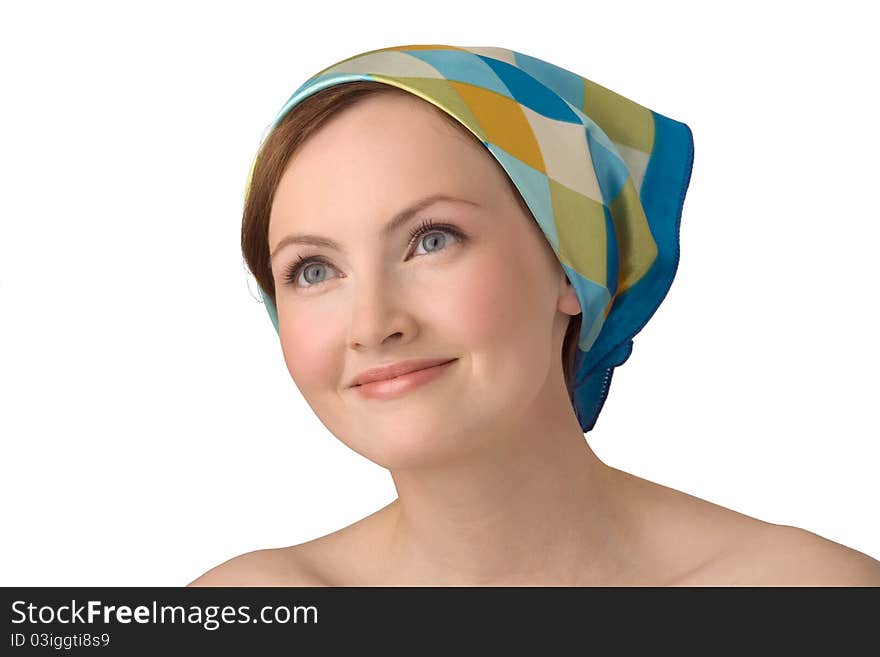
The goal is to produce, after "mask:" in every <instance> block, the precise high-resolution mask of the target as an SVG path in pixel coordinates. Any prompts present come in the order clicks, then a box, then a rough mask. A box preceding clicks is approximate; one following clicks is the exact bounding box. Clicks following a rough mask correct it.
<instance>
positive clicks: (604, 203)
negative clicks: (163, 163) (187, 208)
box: [245, 45, 694, 432]
mask: <svg viewBox="0 0 880 657" xmlns="http://www.w3.org/2000/svg"><path fill="white" fill-rule="evenodd" d="M358 80H371V81H375V82H379V83H382V84H388V85H391V86H393V87H397V88H398V89H402V90H404V91H407V92H410V93H412V94H415V95H416V96H418V97H419V98H422V99H423V100H426V101H428V102H429V103H431V104H433V105H435V106H436V107H438V108H439V109H441V110H443V111H444V112H446V113H447V114H449V115H450V116H452V117H454V118H455V119H456V120H458V121H459V122H460V123H461V124H462V125H464V126H465V127H466V128H467V129H468V130H470V131H471V132H472V133H473V134H474V135H476V137H477V138H479V139H480V141H481V142H482V143H483V145H484V146H485V147H486V149H487V150H488V151H489V152H490V153H491V154H492V155H493V156H494V157H495V159H496V160H497V161H498V163H499V164H500V165H501V166H502V167H503V169H504V171H505V172H506V173H507V175H508V176H509V178H510V179H511V181H512V182H513V183H514V185H515V186H516V189H517V190H518V191H519V193H520V194H521V196H522V197H523V199H524V201H525V203H526V205H527V206H528V207H529V209H530V210H531V213H532V215H533V217H534V219H535V220H536V221H537V223H538V225H539V226H540V228H541V230H542V231H543V233H544V236H545V237H546V238H547V240H548V242H549V243H550V245H551V246H552V247H553V251H554V253H555V254H556V257H557V259H558V260H559V262H560V264H561V265H562V267H563V269H564V270H565V273H566V275H567V276H568V279H569V281H571V284H572V285H573V286H574V289H575V292H576V294H577V298H578V300H579V301H580V306H581V310H582V311H583V316H582V319H581V330H580V335H579V336H578V345H577V351H576V357H575V363H574V369H573V374H572V401H573V405H574V409H575V414H576V416H577V419H578V422H579V423H580V425H581V428H582V429H583V431H584V432H587V431H590V430H591V429H592V428H593V426H594V425H595V423H596V418H597V417H598V415H599V412H600V411H601V410H602V406H603V405H604V403H605V399H606V397H607V395H608V389H609V386H610V384H611V377H612V374H613V371H614V368H615V367H618V366H620V365H622V364H623V363H624V362H626V360H627V359H628V358H629V356H630V353H632V347H633V340H632V338H633V336H635V335H636V334H637V333H638V332H639V331H641V330H642V328H643V327H644V326H645V324H646V323H647V322H648V320H649V319H650V318H651V317H652V315H653V314H654V312H655V311H656V310H657V308H658V307H659V305H660V303H661V302H662V301H663V299H664V297H665V296H666V293H667V292H668V291H669V287H670V286H671V285H672V279H673V278H674V277H675V271H676V269H677V267H678V259H679V224H680V220H681V212H682V206H683V204H684V197H685V194H686V192H687V188H688V184H689V182H690V176H691V169H692V166H693V154H694V145H693V135H692V133H691V130H690V128H689V127H688V126H687V125H686V124H684V123H681V122H679V121H675V120H673V119H671V118H668V117H666V116H663V115H662V114H658V113H657V112H655V111H653V110H650V109H648V108H647V107H643V106H642V105H639V104H638V103H636V102H634V101H632V100H629V99H628V98H625V97H623V96H621V95H619V94H617V93H615V92H614V91H611V90H610V89H607V88H605V87H603V86H601V85H598V84H596V83H595V82H592V81H591V80H588V79H586V78H584V77H582V76H580V75H578V74H576V73H572V72H571V71H568V70H566V69H564V68H561V67H559V66H555V65H554V64H551V63H549V62H546V61H543V60H541V59H538V58H536V57H533V56H530V55H526V54H523V53H520V52H516V51H514V50H508V49H506V48H497V47H463V46H449V45H408V46H392V47H388V48H380V49H378V50H371V51H368V52H364V53H361V54H358V55H354V56H352V57H349V58H347V59H344V60H342V61H340V62H337V63H335V64H333V65H332V66H330V67H328V68H325V69H324V70H322V71H320V72H318V73H316V74H315V75H313V76H312V77H311V78H309V79H308V80H306V81H305V82H304V83H303V84H302V85H301V86H300V87H299V88H298V89H297V90H296V91H295V92H294V93H293V95H292V96H291V97H290V98H289V99H288V100H287V102H286V103H284V106H283V107H282V108H281V110H280V111H279V112H278V114H277V116H276V117H275V119H274V121H273V122H272V123H271V124H269V126H267V127H266V129H265V131H264V133H263V138H262V141H265V139H266V137H268V135H269V134H270V132H271V131H272V130H273V129H274V128H275V127H276V126H277V125H278V123H279V122H280V121H281V120H282V119H283V118H284V116H285V115H286V114H287V113H288V112H289V111H290V110H291V109H292V108H293V107H295V106H296V105H297V103H299V102H301V101H302V100H303V99H304V98H307V97H308V96H310V95H312V94H314V93H316V92H318V91H321V90H322V89H326V88H327V87H330V86H333V85H337V84H344V83H346V82H354V81H358ZM256 161H257V158H256V157H255V158H254V161H253V164H252V165H251V169H250V172H249V173H248V178H247V183H246V188H245V190H246V191H245V194H247V190H248V189H249V188H250V182H251V178H252V176H253V171H254V167H255V166H256ZM260 294H261V296H262V298H263V302H264V304H265V306H266V309H267V311H268V312H269V316H270V318H271V319H272V323H273V324H274V325H275V330H276V331H278V330H279V329H278V315H277V310H276V308H275V304H274V303H273V301H272V299H271V297H270V296H269V295H267V294H266V292H265V291H264V290H263V289H262V288H260Z"/></svg>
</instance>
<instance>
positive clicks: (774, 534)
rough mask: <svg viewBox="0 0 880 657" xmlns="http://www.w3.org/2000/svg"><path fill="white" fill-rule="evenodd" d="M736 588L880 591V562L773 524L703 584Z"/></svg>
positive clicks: (727, 557) (751, 535) (716, 567)
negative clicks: (861, 588) (865, 588)
mask: <svg viewBox="0 0 880 657" xmlns="http://www.w3.org/2000/svg"><path fill="white" fill-rule="evenodd" d="M713 577H714V578H715V581H716V582H718V584H719V585H734V586H880V561H877V560H876V559H873V558H872V557H870V556H868V555H867V554H864V553H862V552H859V551H858V550H854V549H852V548H850V547H847V546H845V545H841V544H840V543H836V542H834V541H832V540H829V539H827V538H824V537H822V536H819V535H818V534H815V533H813V532H811V531H808V530H806V529H801V528H799V527H792V526H789V525H776V524H771V523H767V524H765V525H762V526H761V527H760V529H759V530H757V531H754V532H751V533H749V534H747V535H746V536H744V538H743V540H742V541H741V542H740V543H738V544H737V545H736V546H735V547H734V549H731V550H730V551H729V552H728V553H726V554H725V555H723V556H722V557H721V558H719V559H718V560H717V561H716V562H714V563H713V564H712V566H711V568H710V569H709V570H707V571H706V572H703V573H702V574H701V579H703V580H704V581H705V582H706V583H708V584H710V585H711V583H712V578H713Z"/></svg>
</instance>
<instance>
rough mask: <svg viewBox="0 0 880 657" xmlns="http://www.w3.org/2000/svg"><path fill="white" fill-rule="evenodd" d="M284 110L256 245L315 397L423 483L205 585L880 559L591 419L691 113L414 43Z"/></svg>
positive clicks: (628, 334)
mask: <svg viewBox="0 0 880 657" xmlns="http://www.w3.org/2000/svg"><path fill="white" fill-rule="evenodd" d="M578 94H580V95H578ZM270 128H271V129H270V130H269V131H268V135H267V136H266V138H265V139H264V142H263V145H262V147H261V149H260V153H259V154H258V157H257V158H256V159H255V162H254V167H253V168H252V171H251V177H250V180H249V187H248V195H247V200H246V203H245V212H244V220H243V226H242V247H243V251H244V254H245V258H246V260H247V262H248V266H249V267H250V269H251V271H252V272H253V274H254V276H255V277H256V279H257V281H258V282H259V284H260V289H261V293H262V294H263V298H264V301H265V302H266V306H267V309H268V310H269V313H270V317H271V318H272V320H273V323H274V324H275V326H276V329H277V330H278V333H279V337H280V340H281V346H282V351H283V354H284V358H285V362H286V364H287V367H288V370H289V371H290V374H291V376H292V377H293V379H294V381H295V383H296V385H297V386H298V388H299V389H300V391H301V392H302V394H303V396H304V398H305V399H306V401H307V402H308V404H309V405H310V407H311V408H312V409H313V410H314V411H315V413H316V414H317V415H318V417H319V418H320V419H321V421H322V422H323V423H324V425H325V426H326V427H327V429H328V430H329V431H330V432H331V433H332V434H333V435H334V436H336V437H337V438H339V440H341V441H343V442H344V443H345V444H346V445H347V446H348V447H350V448H351V449H353V450H355V451H356V452H358V453H359V454H361V455H363V456H365V457H366V458H368V459H370V460H371V461H373V462H375V463H378V464H380V465H382V466H383V467H385V468H387V469H388V470H389V471H390V473H391V476H392V478H393V480H394V484H395V487H396V489H397V492H398V498H397V499H396V500H395V501H394V502H392V503H391V504H389V505H388V506H386V507H384V508H382V509H379V510H378V511H376V512H375V513H373V514H371V515H369V516H367V517H366V518H363V519H362V520H360V521H358V522H356V523H354V524H352V525H350V526H348V527H345V528H343V529H340V530H339V531H336V532H334V533H331V534H329V535H327V536H323V537H320V538H317V539H315V540H312V541H309V542H306V543H303V544H299V545H295V546H291V547H285V548H278V549H265V550H257V551H254V552H250V553H247V554H244V555H241V556H238V557H235V558H233V559H230V560H229V561H227V562H225V563H223V564H221V565H219V566H217V567H215V568H213V569H211V570H210V571H208V572H207V573H205V574H204V575H202V576H201V577H199V578H198V579H196V580H195V581H194V582H192V583H191V584H190V585H191V586H204V585H208V586H210V585H220V586H228V585H291V586H324V585H326V586H340V585H341V586H369V585H380V586H393V585H413V586H420V585H421V586H446V585H448V586H511V585H512V586H516V585H553V586H566V585H572V586H587V585H600V586H615V585H624V586H627V585H636V586H652V585H658V586H668V585H761V584H764V585H796V584H817V585H880V562H877V561H876V560H874V559H872V558H870V557H869V556H867V555H864V554H862V553H859V552H857V551H855V550H852V549H850V548H847V547H844V546H842V545H839V544H837V543H834V542H832V541H829V540H826V539H824V538H821V537H819V536H817V535H815V534H812V533H810V532H808V531H805V530H802V529H798V528H795V527H788V526H781V525H775V524H772V523H767V522H764V521H761V520H758V519H756V518H752V517H749V516H746V515H743V514H740V513H737V512H735V511H732V510H729V509H726V508H723V507H720V506H717V505H715V504H712V503H709V502H707V501H704V500H701V499H698V498H695V497H693V496H690V495H687V494H684V493H682V492H679V491H676V490H673V489H670V488H667V487H664V486H661V485H658V484H655V483H652V482H649V481H646V480H644V479H641V478H639V477H635V476H633V475H630V474H628V473H626V472H623V471H621V470H618V469H616V468H613V467H610V466H608V465H606V464H605V463H603V462H602V461H600V460H599V459H598V458H597V456H596V455H595V454H594V453H593V451H592V450H591V449H590V446H589V444H588V443H587V442H586V441H585V440H584V432H588V431H589V430H590V429H592V427H593V425H594V423H595V421H596V417H597V416H598V413H599V411H600V410H601V407H602V404H603V403H604V400H605V396H606V395H607V393H608V388H609V385H610V381H611V373H612V371H613V368H614V367H616V366H619V365H621V364H622V363H623V362H624V361H625V360H626V359H627V358H628V357H629V354H630V352H631V349H632V337H633V336H634V335H635V334H636V333H637V332H638V331H639V330H641V328H642V327H643V326H644V324H645V322H647V321H648V319H649V318H650V316H651V315H652V314H653V313H654V311H655V310H656V308H657V306H658V305H659V303H660V302H661V301H662V299H663V297H664V296H665V294H666V292H667V291H668V288H669V285H670V284H671V282H672V277H673V276H674V273H675V268H676V266H677V261H678V232H677V231H678V221H679V219H680V215H681V207H682V203H683V200H684V194H685V191H686V188H687V185H688V182H689V179H690V170H691V166H692V157H693V150H692V149H693V144H692V141H691V135H690V130H689V129H688V128H687V126H685V125H684V124H682V123H678V122H675V121H672V120H671V119H668V118H666V117H662V116H661V115H658V114H656V113H654V112H651V111H650V110H648V109H646V108H644V107H642V106H640V105H637V104H636V103H633V102H632V101H629V100H628V99H625V98H623V97H621V96H618V95H617V94H614V93H613V92H611V91H610V90H607V89H604V88H602V87H599V86H598V85H595V83H592V82H590V81H589V80H586V79H584V78H581V77H580V76H576V75H575V74H573V73H571V72H568V71H565V70H563V69H560V68H558V67H555V66H553V65H551V64H549V63H547V62H542V61H541V60H538V59H535V58H532V57H528V56H526V55H523V54H521V53H515V52H513V51H509V50H504V49H499V48H458V47H452V46H400V47H395V48H386V49H381V50H377V51H371V52H368V53H363V54H361V55H357V56H355V57H352V58H349V59H346V60H343V61H342V62H339V63H337V64H335V65H334V66H332V67H330V68H328V69H325V70H324V71H322V72H321V73H319V74H317V75H316V76H313V77H312V78H310V79H309V81H307V82H306V83H305V84H304V85H303V86H302V87H300V89H299V90H298V91H297V92H296V93H295V94H294V96H293V97H292V98H291V100H290V101H288V103H287V105H286V106H285V108H283V109H282V111H281V112H280V113H279V116H278V118H276V121H275V122H274V124H273V125H272V126H270ZM389 366H390V367H389ZM377 368H378V370H377ZM371 370H373V371H372V372H371ZM406 372H408V373H406ZM371 375H372V376H371ZM372 379H378V380H376V381H372Z"/></svg>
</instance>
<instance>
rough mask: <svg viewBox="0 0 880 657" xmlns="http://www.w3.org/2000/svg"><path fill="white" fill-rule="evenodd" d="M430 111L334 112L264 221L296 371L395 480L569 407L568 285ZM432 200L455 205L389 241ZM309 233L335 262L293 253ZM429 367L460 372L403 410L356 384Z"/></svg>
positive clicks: (476, 148) (399, 100) (313, 397)
mask: <svg viewBox="0 0 880 657" xmlns="http://www.w3.org/2000/svg"><path fill="white" fill-rule="evenodd" d="M435 112H436V111H435V110H434V108H432V107H431V106H429V105H427V103H425V101H422V100H421V99H418V98H416V97H413V96H408V95H400V94H393V95H391V94H389V95H384V94H383V95H381V96H377V97H371V98H369V99H367V100H365V101H361V102H360V103H358V104H357V105H355V106H353V107H351V108H348V109H346V110H344V111H343V112H342V113H340V114H338V115H336V116H335V117H334V118H333V119H331V120H330V121H329V122H328V123H326V124H324V126H322V128H321V129H320V130H319V131H317V132H316V133H314V134H313V135H312V136H311V137H310V138H309V139H308V140H307V141H306V142H305V143H304V144H303V145H302V146H301V148H300V149H299V150H298V151H297V152H296V154H295V155H294V157H293V158H292V159H291V162H290V164H289V166H288V168H287V169H286V171H285V173H284V175H283V177H282V179H281V181H280V184H279V186H278V189H277V191H276V194H275V197H274V201H273V205H272V210H271V216H270V224H269V248H270V252H271V253H273V259H272V275H273V278H274V281H275V290H276V306H277V310H278V324H279V333H280V338H281V347H282V351H283V353H284V359H285V362H286V364H287V368H288V370H289V371H290V374H291V376H292V377H293V380H294V382H295V383H296V385H297V387H298V388H299V389H300V391H301V392H302V394H303V396H304V398H305V399H306V401H307V403H308V404H309V405H310V406H311V408H312V409H313V410H314V412H315V413H316V414H317V415H318V417H319V418H320V420H321V421H322V422H323V423H324V425H325V426H326V427H327V429H328V430H329V431H330V432H331V433H333V434H334V435H335V436H337V437H338V438H339V439H340V440H342V441H343V442H344V443H345V444H346V445H347V446H348V447H350V448H351V449H353V450H354V451H356V452H358V453H359V454H361V455H363V456H365V457H366V458H368V459H370V460H372V461H374V462H376V463H378V464H380V465H382V466H384V467H386V468H389V469H392V470H393V469H399V468H408V467H419V466H424V465H428V464H430V463H437V462H440V461H441V460H444V459H446V460H448V459H451V458H457V457H460V456H462V455H464V454H466V453H467V452H468V451H470V450H472V449H474V448H476V447H479V446H481V445H483V446H485V444H487V442H488V441H495V440H499V439H501V440H503V437H504V433H505V427H508V426H515V425H509V424H507V423H512V422H514V421H515V419H516V418H517V417H521V416H520V415H518V414H522V413H532V412H534V413H542V412H544V413H546V412H554V413H556V412H558V406H557V405H558V404H559V403H563V404H564V405H567V406H568V407H569V408H570V402H569V401H568V397H567V394H566V389H565V384H564V380H563V375H562V363H561V357H560V352H561V346H562V339H563V337H564V334H565V329H566V325H567V322H568V319H569V316H570V315H573V314H575V313H578V312H580V307H579V305H578V301H577V297H576V296H575V292H574V288H572V287H571V286H570V285H568V284H567V280H566V278H565V275H564V272H563V270H562V268H561V266H560V265H559V263H558V262H557V260H556V257H555V256H554V254H553V251H552V249H551V247H550V245H549V244H548V243H547V241H546V239H545V238H544V236H543V234H542V233H541V231H540V228H539V227H538V226H537V224H536V223H535V221H534V219H532V218H531V216H530V215H528V214H526V213H525V212H524V211H523V209H522V208H521V207H520V204H519V202H518V200H517V198H516V197H515V196H514V192H513V190H512V189H511V188H510V186H509V183H508V182H507V180H506V177H505V174H504V172H503V170H502V169H501V168H500V165H498V164H497V163H496V162H495V160H494V159H493V158H492V156H491V154H490V153H489V152H488V151H487V150H486V149H485V148H483V147H482V146H480V145H479V144H476V143H473V142H472V141H470V140H469V139H467V138H466V135H462V134H460V133H458V132H457V131H456V129H455V128H454V127H453V126H450V125H448V124H447V123H446V122H445V121H444V120H443V119H442V118H441V117H440V116H437V114H436V113H435ZM436 195H443V196H445V197H448V199H445V200H440V201H437V202H435V203H432V204H430V205H427V206H425V207H423V208H422V209H421V210H419V211H418V212H416V213H415V214H412V216H410V217H409V218H408V219H406V220H405V221H404V222H403V223H401V224H399V225H398V226H397V227H396V228H395V229H394V230H393V231H392V232H390V233H388V234H387V235H386V234H384V233H383V227H385V225H386V224H387V223H388V222H389V221H390V220H391V219H392V218H393V217H395V216H396V215H398V214H399V213H400V212H401V211H402V210H404V209H406V208H409V207H411V206H412V205H414V204H415V203H417V202H419V201H421V200H422V199H425V198H427V197H432V196H436ZM426 221H430V222H433V223H434V224H436V226H435V227H433V228H430V229H428V230H426V231H424V232H422V233H421V234H419V235H418V236H417V237H416V238H415V239H414V240H411V235H410V234H411V232H412V231H415V230H417V229H418V228H419V227H420V226H422V225H423V224H424V223H425V222H426ZM304 234H307V235H315V236H320V237H323V238H326V239H328V240H332V241H333V242H336V243H337V244H338V249H336V248H331V247H329V246H315V245H312V244H303V243H299V242H291V241H286V240H285V238H287V237H289V236H293V235H304ZM283 240H284V241H285V242H286V244H283V245H282V241H283ZM279 247H280V248H279ZM300 258H307V259H308V261H307V262H300ZM298 263H299V264H300V268H299V270H298V271H297V272H295V274H294V275H293V278H292V280H287V275H288V273H289V271H290V268H291V266H292V265H297V264H298ZM423 358H431V359H433V358H442V359H444V360H449V359H456V361H455V362H454V363H453V364H452V365H451V366H450V367H447V368H445V369H444V371H443V372H442V373H441V374H440V375H439V376H437V377H436V378H434V379H433V380H431V381H430V382H429V383H427V384H424V385H421V386H419V387H417V388H414V389H412V390H410V391H408V392H406V393H405V394H400V395H398V396H396V397H394V398H392V399H374V398H368V397H365V396H364V395H363V394H362V393H361V391H359V390H358V389H357V388H353V387H349V384H350V383H351V381H352V379H354V377H355V376H357V375H358V374H359V373H360V372H362V371H363V370H365V369H368V368H374V367H377V366H381V365H387V364H391V363H396V362H398V361H403V360H409V359H423ZM560 394H561V395H562V396H563V399H559V395H560ZM551 407H552V408H551Z"/></svg>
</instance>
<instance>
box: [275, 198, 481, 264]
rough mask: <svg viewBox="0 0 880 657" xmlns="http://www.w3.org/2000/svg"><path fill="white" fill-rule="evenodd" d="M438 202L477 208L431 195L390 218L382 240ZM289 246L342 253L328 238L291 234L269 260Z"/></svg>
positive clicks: (451, 199)
mask: <svg viewBox="0 0 880 657" xmlns="http://www.w3.org/2000/svg"><path fill="white" fill-rule="evenodd" d="M440 201H449V202H452V203H467V204H468V205H473V206H475V207H479V204H477V203H474V202H473V201H468V200H465V199H462V198H456V197H454V196H449V195H448V194H431V195H430V196H426V197H425V198H423V199H421V200H419V201H416V202H415V203H413V204H412V205H410V206H409V207H406V208H404V209H403V210H401V211H400V212H398V213H397V214H395V215H394V216H393V217H392V218H391V220H390V221H389V222H388V223H387V224H385V225H384V226H383V227H382V230H381V233H380V235H381V237H382V239H383V240H384V239H387V238H388V236H389V235H391V234H392V233H393V232H394V231H395V230H397V229H398V228H399V227H400V226H401V225H403V224H405V223H406V222H407V221H409V220H410V219H412V218H413V217H414V216H415V215H417V214H418V213H419V212H421V211H422V210H424V209H425V208H427V207H429V206H431V205H434V204H435V203H439V202H440ZM289 244H312V245H314V246H323V247H326V248H329V249H335V250H336V251H342V247H341V246H340V245H339V243H338V242H335V241H334V240H331V239H330V238H328V237H321V236H320V235H303V234H293V235H288V236H287V237H285V238H284V239H282V240H281V241H280V242H278V245H277V246H276V247H275V249H274V250H273V251H272V253H271V255H270V256H269V260H270V261H271V260H274V259H275V256H276V255H277V254H278V252H279V251H281V249H283V248H284V247H286V246H288V245H289Z"/></svg>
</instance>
